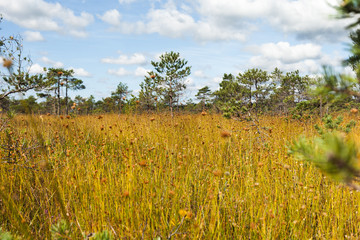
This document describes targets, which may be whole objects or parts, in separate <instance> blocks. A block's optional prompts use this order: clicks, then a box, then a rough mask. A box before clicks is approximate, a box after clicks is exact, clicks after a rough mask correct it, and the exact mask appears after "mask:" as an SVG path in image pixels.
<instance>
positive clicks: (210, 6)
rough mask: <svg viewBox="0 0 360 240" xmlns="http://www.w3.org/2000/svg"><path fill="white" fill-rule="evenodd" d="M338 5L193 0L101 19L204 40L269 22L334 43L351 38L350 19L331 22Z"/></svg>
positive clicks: (125, 28)
mask: <svg viewBox="0 0 360 240" xmlns="http://www.w3.org/2000/svg"><path fill="white" fill-rule="evenodd" d="M336 4H338V0H317V1H314V0H272V1H269V0H236V1H234V0H222V1H219V0H194V1H192V3H189V4H188V5H185V4H184V3H181V4H179V5H180V6H179V7H178V6H176V4H175V2H174V1H170V0H169V1H167V2H166V4H163V6H162V7H161V8H151V9H150V10H149V11H148V12H147V14H146V16H143V17H142V19H141V20H139V21H136V22H129V21H126V20H123V18H122V15H121V14H120V13H119V11H118V10H116V9H113V10H109V11H107V12H105V13H104V14H103V15H102V16H98V17H99V18H100V19H102V20H103V21H104V22H106V23H108V24H110V25H111V28H110V29H111V30H114V31H115V30H116V31H119V32H122V33H125V34H152V33H157V34H160V35H162V36H166V37H171V38H182V37H191V38H194V39H195V40H197V41H200V42H204V41H205V42H206V41H229V40H236V41H245V40H246V39H247V37H248V36H249V34H250V33H252V32H253V31H256V30H257V29H258V26H259V23H262V24H264V23H265V24H268V26H269V25H270V26H272V27H274V28H275V29H277V30H280V31H282V32H283V33H285V34H287V33H291V34H295V35H296V36H297V37H298V38H299V39H313V40H321V41H329V42H331V41H337V40H339V39H344V38H345V37H346V36H347V31H346V30H345V29H344V27H345V26H346V25H347V24H348V23H349V20H348V19H347V20H339V19H335V18H331V16H333V15H335V13H336V11H335V9H334V8H333V7H332V5H336ZM190 6H192V8H191V7H190ZM189 9H194V11H190V10H189Z"/></svg>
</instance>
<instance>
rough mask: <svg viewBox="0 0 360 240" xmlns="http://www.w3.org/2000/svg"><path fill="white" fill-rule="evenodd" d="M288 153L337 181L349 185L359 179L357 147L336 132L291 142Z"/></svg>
mask: <svg viewBox="0 0 360 240" xmlns="http://www.w3.org/2000/svg"><path fill="white" fill-rule="evenodd" d="M289 153H290V154H293V155H294V156H295V157H296V158H297V159H299V160H305V161H308V162H312V163H314V164H315V165H316V166H317V167H318V168H320V169H321V170H322V171H323V172H325V173H327V174H328V175H330V176H331V177H333V178H334V179H336V180H338V181H341V182H344V183H349V184H350V183H351V181H352V180H353V179H354V178H355V177H359V169H358V166H357V154H358V149H357V146H356V145H355V143H354V142H352V141H349V140H346V139H345V138H344V136H343V135H342V134H340V133H338V132H336V133H331V132H328V133H324V134H323V135H322V137H316V138H314V139H307V138H304V137H301V138H300V139H299V140H297V141H294V142H293V144H292V146H291V147H290V150H289Z"/></svg>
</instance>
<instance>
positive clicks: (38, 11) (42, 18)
mask: <svg viewBox="0 0 360 240" xmlns="http://www.w3.org/2000/svg"><path fill="white" fill-rule="evenodd" d="M0 8H1V9H2V10H1V12H2V14H3V16H4V18H5V19H6V20H8V21H11V22H13V23H15V24H17V25H19V26H21V27H24V28H27V29H31V30H36V31H56V32H59V33H62V34H71V35H74V36H77V37H84V36H86V35H87V34H86V31H85V28H86V27H87V26H88V25H89V24H90V23H92V22H93V21H94V17H93V16H92V15H91V14H89V13H86V12H82V13H80V15H78V16H76V15H75V14H74V12H73V11H72V10H71V9H68V8H65V7H63V6H62V5H61V4H60V3H50V2H46V1H44V0H12V1H0Z"/></svg>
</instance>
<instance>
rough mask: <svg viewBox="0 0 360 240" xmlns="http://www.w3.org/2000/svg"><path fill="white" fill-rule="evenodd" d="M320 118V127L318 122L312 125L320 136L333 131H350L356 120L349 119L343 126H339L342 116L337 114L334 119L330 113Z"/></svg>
mask: <svg viewBox="0 0 360 240" xmlns="http://www.w3.org/2000/svg"><path fill="white" fill-rule="evenodd" d="M321 120H322V122H323V125H324V127H320V126H319V125H318V124H315V126H314V127H315V129H316V131H317V132H318V133H319V134H320V135H322V136H323V135H325V134H327V133H331V132H334V131H337V132H344V133H350V131H351V129H352V128H354V127H355V125H356V122H355V121H354V120H351V121H349V122H348V123H347V124H346V125H345V126H341V123H342V122H343V120H344V118H343V116H338V117H337V118H335V119H334V118H333V117H332V116H331V115H325V116H324V117H323V118H322V119H321Z"/></svg>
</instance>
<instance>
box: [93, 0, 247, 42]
mask: <svg viewBox="0 0 360 240" xmlns="http://www.w3.org/2000/svg"><path fill="white" fill-rule="evenodd" d="M98 17H99V18H100V19H101V20H103V21H104V22H106V23H108V24H109V25H110V26H111V28H110V30H112V31H119V32H121V33H124V34H152V33H158V34H160V35H162V36H166V37H170V38H181V37H193V38H194V39H195V40H197V41H200V42H204V41H219V40H239V41H244V40H245V39H246V36H247V32H249V31H250V30H253V28H252V27H249V25H248V24H246V26H248V28H247V29H245V30H244V29H238V28H232V27H230V25H228V26H227V27H223V26H220V25H218V24H216V23H214V22H208V21H207V20H201V19H200V20H198V21H196V20H195V19H194V18H193V17H192V16H191V15H190V14H189V13H186V12H180V11H179V10H178V9H177V8H176V6H174V5H172V4H168V5H166V6H165V7H164V8H160V9H150V10H149V12H148V13H147V15H146V17H145V20H143V21H137V22H126V21H123V20H122V16H121V14H120V13H119V12H118V11H117V10H116V9H113V10H109V11H107V12H105V13H104V14H103V15H102V16H98Z"/></svg>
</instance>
